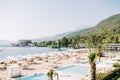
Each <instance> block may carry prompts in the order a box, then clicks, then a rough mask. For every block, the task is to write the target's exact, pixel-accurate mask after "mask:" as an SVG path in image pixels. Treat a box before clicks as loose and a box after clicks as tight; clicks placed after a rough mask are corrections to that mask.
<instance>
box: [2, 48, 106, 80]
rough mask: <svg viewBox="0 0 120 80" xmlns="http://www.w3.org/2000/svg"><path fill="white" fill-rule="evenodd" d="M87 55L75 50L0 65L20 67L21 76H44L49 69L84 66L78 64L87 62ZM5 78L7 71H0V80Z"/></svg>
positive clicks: (81, 50)
mask: <svg viewBox="0 0 120 80" xmlns="http://www.w3.org/2000/svg"><path fill="white" fill-rule="evenodd" d="M88 54H89V49H77V50H74V51H69V52H61V53H59V54H55V55H44V56H42V57H41V56H34V57H33V58H26V59H23V60H19V61H12V62H9V63H7V64H6V63H1V65H4V66H5V67H6V68H7V66H10V65H18V66H21V74H22V76H26V75H32V74H33V75H34V74H36V73H45V74H46V73H47V72H48V71H49V69H51V68H53V69H56V68H60V67H65V66H69V65H80V66H81V65H82V66H85V65H84V64H80V63H81V62H86V61H88V58H87V56H88ZM105 60H106V58H101V61H105ZM5 64H6V65H5ZM87 66H89V65H87ZM61 73H62V72H59V74H61ZM66 74H67V75H68V74H70V75H75V76H76V75H77V74H73V73H66ZM66 74H65V75H66ZM79 76H80V75H79ZM6 77H7V69H0V78H1V79H3V80H4V79H5V78H6ZM72 77H73V76H72ZM79 78H80V77H79ZM79 78H78V79H79ZM81 78H83V77H81ZM87 78H88V76H87V77H86V79H87ZM76 80H77V79H76ZM84 80H85V79H84Z"/></svg>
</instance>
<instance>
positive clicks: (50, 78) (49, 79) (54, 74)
mask: <svg viewBox="0 0 120 80" xmlns="http://www.w3.org/2000/svg"><path fill="white" fill-rule="evenodd" d="M47 76H48V80H53V77H54V76H57V80H59V75H58V73H57V72H56V71H55V70H53V69H50V70H49V72H48V73H47Z"/></svg>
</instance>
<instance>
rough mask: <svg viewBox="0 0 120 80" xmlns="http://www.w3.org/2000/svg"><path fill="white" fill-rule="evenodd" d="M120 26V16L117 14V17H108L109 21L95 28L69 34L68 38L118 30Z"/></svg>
mask: <svg viewBox="0 0 120 80" xmlns="http://www.w3.org/2000/svg"><path fill="white" fill-rule="evenodd" d="M119 26H120V14H116V15H113V16H110V17H108V18H107V19H104V20H102V21H101V22H100V23H98V24H97V25H96V26H94V27H91V28H86V29H83V30H79V31H75V32H72V33H70V34H68V35H67V36H68V37H73V36H76V35H81V34H95V33H97V32H100V31H109V30H110V29H112V28H116V27H119Z"/></svg>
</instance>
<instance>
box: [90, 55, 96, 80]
mask: <svg viewBox="0 0 120 80" xmlns="http://www.w3.org/2000/svg"><path fill="white" fill-rule="evenodd" d="M88 59H89V64H90V80H96V63H95V59H96V54H95V53H90V54H89V56H88Z"/></svg>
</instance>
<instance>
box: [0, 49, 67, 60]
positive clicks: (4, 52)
mask: <svg viewBox="0 0 120 80" xmlns="http://www.w3.org/2000/svg"><path fill="white" fill-rule="evenodd" d="M64 50H65V51H69V49H64ZM58 51H59V50H58V49H52V48H49V47H0V59H4V58H6V57H18V56H28V55H35V54H47V53H49V52H53V53H55V52H58Z"/></svg>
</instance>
